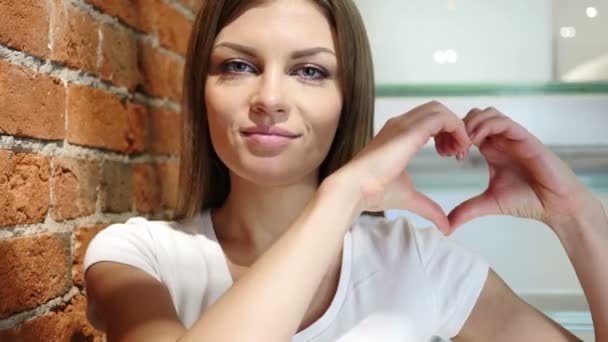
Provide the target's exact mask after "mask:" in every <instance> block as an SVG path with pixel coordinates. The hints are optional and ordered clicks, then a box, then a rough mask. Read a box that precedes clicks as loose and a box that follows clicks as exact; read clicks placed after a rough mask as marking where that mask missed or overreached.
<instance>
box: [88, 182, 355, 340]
mask: <svg viewBox="0 0 608 342" xmlns="http://www.w3.org/2000/svg"><path fill="white" fill-rule="evenodd" d="M351 189H352V187H345V186H333V185H329V184H325V185H323V186H322V187H321V188H320V189H319V191H317V195H316V196H315V197H314V198H313V199H312V200H311V202H309V204H308V205H307V207H306V208H305V209H304V211H303V213H302V214H301V215H300V217H299V218H298V219H296V221H295V222H294V223H293V224H292V226H291V227H290V228H289V229H288V231H287V232H286V233H285V234H284V235H283V236H282V237H281V238H280V239H279V240H278V241H277V242H276V243H275V244H274V245H273V246H272V247H271V248H270V249H269V250H268V251H267V252H266V253H265V254H264V255H262V256H261V257H260V258H259V259H258V260H257V261H256V262H255V263H254V264H253V265H252V266H251V268H250V269H249V271H248V272H247V273H246V274H245V275H243V276H242V277H241V278H240V279H239V281H238V282H236V283H235V284H234V285H233V286H232V287H231V288H230V289H229V290H228V291H226V293H224V295H222V296H221V297H220V298H219V299H218V301H217V302H216V303H214V304H213V305H212V306H211V307H210V308H209V309H208V310H207V311H206V312H205V314H204V315H202V317H201V319H200V320H199V321H198V322H197V323H196V324H195V325H194V326H193V327H192V328H191V329H190V330H186V329H185V328H184V327H183V325H182V324H181V323H180V322H179V319H178V317H177V313H176V312H175V309H174V307H173V303H172V302H171V298H170V295H169V292H168V290H167V288H166V287H165V286H164V285H163V284H161V283H160V282H158V281H157V280H156V279H154V278H153V277H151V276H149V275H148V274H146V273H145V272H144V271H141V270H138V269H136V268H133V267H131V266H126V265H121V264H118V263H112V262H100V263H97V264H95V265H93V266H91V268H90V269H89V270H88V272H87V273H86V277H87V295H88V296H91V297H92V298H94V300H95V302H96V303H97V304H98V308H99V310H98V312H99V313H100V315H101V316H102V317H103V319H104V323H105V326H106V333H107V335H108V340H109V341H125V342H127V341H289V340H291V338H292V337H293V335H294V334H295V333H296V330H297V328H298V326H299V324H300V320H301V319H302V317H303V316H304V314H305V312H306V309H307V308H308V305H309V304H310V302H311V300H312V297H313V295H314V293H315V291H316V290H317V287H318V286H319V284H320V283H321V280H322V278H323V276H324V275H325V273H326V271H327V269H328V268H329V266H330V264H331V262H332V261H334V259H335V257H336V253H337V251H339V247H340V246H341V243H342V241H343V237H344V234H345V232H346V230H347V229H348V228H349V227H350V225H351V223H352V222H353V221H354V219H355V218H356V217H358V216H359V214H360V213H361V210H360V209H359V208H358V203H357V199H358V198H359V197H358V196H355V195H354V194H352V193H350V192H352V190H351ZM313 250H314V251H315V252H314V253H311V252H310V251H313ZM294 269H296V270H298V272H289V271H290V270H294ZM294 294H297V295H294ZM151 299H153V300H151ZM235 322H238V324H235Z"/></svg>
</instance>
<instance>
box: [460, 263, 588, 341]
mask: <svg viewBox="0 0 608 342" xmlns="http://www.w3.org/2000/svg"><path fill="white" fill-rule="evenodd" d="M452 340H453V341H580V339H578V338H577V337H576V336H574V335H573V334H572V333H570V332H569V331H568V330H566V329H565V328H564V327H562V326H560V325H559V324H558V323H556V322H555V321H553V320H551V319H550V318H549V317H548V316H546V315H545V314H543V313H542V312H541V311H538V310H537V309H535V308H534V307H532V306H531V305H529V304H528V303H526V302H525V301H523V300H522V299H521V298H519V297H518V296H517V295H516V294H515V293H514V292H513V291H512V290H511V288H509V286H507V284H506V283H505V282H504V281H503V280H502V279H501V278H500V276H498V275H497V274H496V273H495V272H494V270H492V269H490V271H489V272H488V278H487V280H486V283H485V284H484V287H483V289H482V291H481V294H480V296H479V298H478V300H477V302H476V303H475V306H474V307H473V311H472V313H471V315H470V316H469V318H468V319H467V321H466V322H465V324H464V327H463V328H462V330H461V331H460V333H459V335H458V336H457V337H455V338H453V339H452Z"/></svg>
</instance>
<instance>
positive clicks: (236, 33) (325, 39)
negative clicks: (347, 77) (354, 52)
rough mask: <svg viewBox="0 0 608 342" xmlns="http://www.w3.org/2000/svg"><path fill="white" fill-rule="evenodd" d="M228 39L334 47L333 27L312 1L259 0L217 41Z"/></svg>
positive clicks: (242, 41)
mask: <svg viewBox="0 0 608 342" xmlns="http://www.w3.org/2000/svg"><path fill="white" fill-rule="evenodd" d="M224 40H237V41H239V42H241V43H244V44H248V45H255V44H256V43H261V42H263V41H273V42H274V43H275V44H276V43H281V46H284V47H290V46H298V47H302V46H324V47H328V48H332V49H333V47H334V36H333V28H332V27H331V24H330V22H329V20H328V18H327V17H326V15H325V13H324V12H323V10H322V9H321V8H320V7H319V5H318V4H316V3H314V1H311V0H271V1H264V2H259V3H256V4H255V5H252V6H251V7H248V8H247V10H245V11H244V12H243V13H242V14H240V15H239V16H238V17H236V18H235V19H234V20H232V21H231V22H230V23H228V24H227V25H226V26H225V27H224V28H222V30H221V31H220V32H219V34H218V36H217V38H216V41H218V42H219V41H224ZM277 45H278V44H277Z"/></svg>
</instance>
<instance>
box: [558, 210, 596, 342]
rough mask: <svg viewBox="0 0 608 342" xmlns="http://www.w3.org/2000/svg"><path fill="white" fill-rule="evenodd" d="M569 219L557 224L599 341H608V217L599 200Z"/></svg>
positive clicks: (559, 235)
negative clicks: (577, 215) (585, 299)
mask: <svg viewBox="0 0 608 342" xmlns="http://www.w3.org/2000/svg"><path fill="white" fill-rule="evenodd" d="M587 209H588V210H587V211H585V212H583V213H581V214H582V215H581V216H579V217H576V218H574V219H573V220H572V221H570V222H569V223H564V224H560V225H556V226H554V227H553V229H554V230H555V232H556V233H557V236H558V237H559V240H560V241H561V243H562V245H563V246H564V248H565V250H566V253H567V254H568V257H569V258H570V261H571V262H572V265H573V267H574V271H575V272H576V275H577V277H578V280H579V281H580V282H581V286H582V287H583V291H584V292H585V297H586V298H587V302H588V303H589V307H590V309H591V316H592V318H593V327H594V331H595V340H596V341H608V267H607V264H606V263H607V262H608V217H606V213H605V211H604V208H603V207H602V204H601V203H600V202H599V200H594V201H593V200H592V201H590V204H589V206H588V207H587Z"/></svg>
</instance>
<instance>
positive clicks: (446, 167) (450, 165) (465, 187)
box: [408, 146, 608, 194]
mask: <svg viewBox="0 0 608 342" xmlns="http://www.w3.org/2000/svg"><path fill="white" fill-rule="evenodd" d="M549 147H550V148H551V149H552V151H553V152H555V153H556V154H557V155H558V156H559V157H560V158H561V159H562V160H563V161H564V162H566V164H568V166H570V167H571V168H572V169H573V170H574V172H575V173H576V174H577V176H578V177H579V178H580V180H581V181H582V182H583V183H584V184H585V185H586V186H587V187H588V188H589V189H590V190H591V191H592V192H595V193H602V194H608V146H578V147H574V146H549ZM408 172H409V174H410V176H411V177H412V181H413V182H414V184H415V185H416V188H417V189H419V190H421V191H429V192H432V191H441V192H456V191H466V192H469V191H475V192H480V191H483V190H485V188H486V187H487V184H488V178H489V175H488V170H487V166H486V162H485V160H484V159H483V157H482V156H481V154H479V152H478V151H471V154H470V156H469V158H468V159H467V160H465V161H463V162H458V161H456V160H455V159H454V158H441V157H438V156H437V155H436V152H435V151H434V148H430V147H425V148H423V149H422V151H420V152H419V153H418V154H417V155H416V156H415V157H414V159H413V160H412V161H411V162H410V165H409V166H408Z"/></svg>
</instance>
